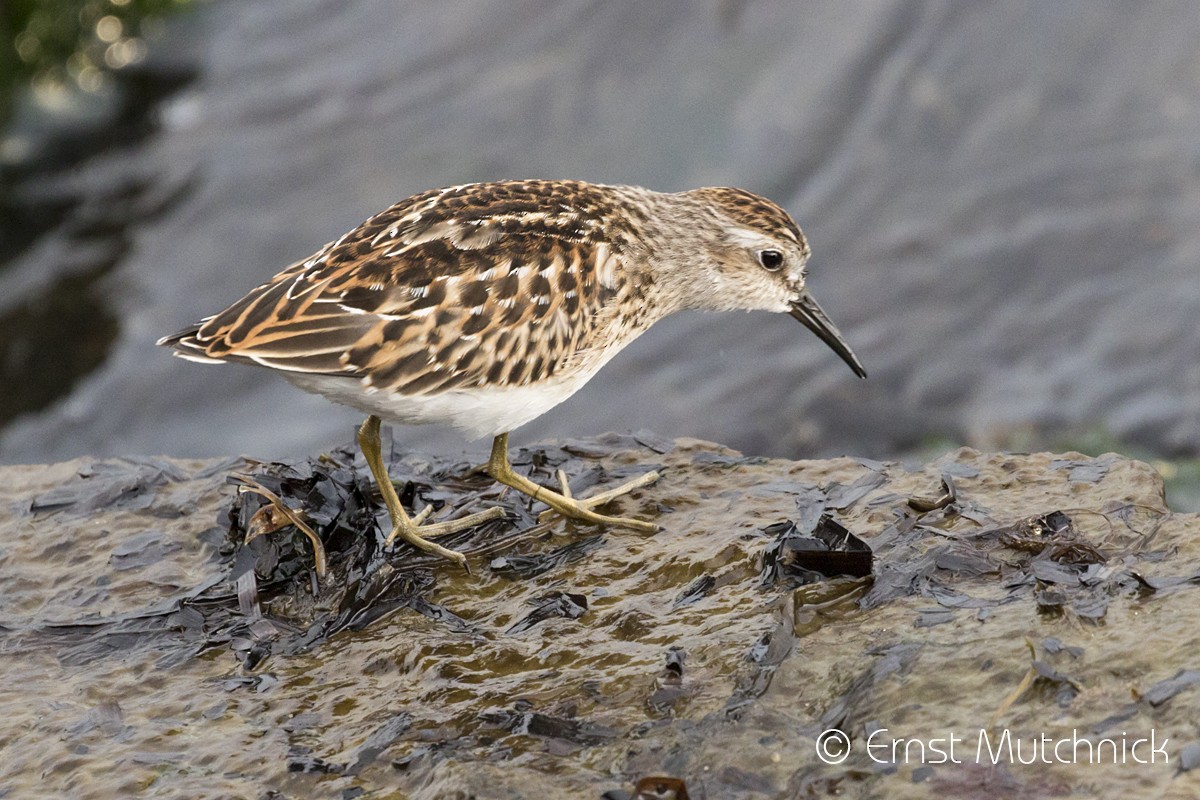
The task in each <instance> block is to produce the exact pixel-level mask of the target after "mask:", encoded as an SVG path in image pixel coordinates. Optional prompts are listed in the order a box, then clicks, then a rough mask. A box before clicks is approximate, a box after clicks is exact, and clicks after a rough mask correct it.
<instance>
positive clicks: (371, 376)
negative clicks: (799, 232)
mask: <svg viewBox="0 0 1200 800" xmlns="http://www.w3.org/2000/svg"><path fill="white" fill-rule="evenodd" d="M751 197H752V196H751ZM627 206H628V204H627V203H626V202H625V200H624V199H623V196H622V195H621V194H620V193H619V192H617V191H615V190H614V189H613V187H603V186H593V185H590V184H586V183H580V182H573V181H511V182H502V183H492V184H471V185H467V186H459V187H451V188H449V189H441V190H433V191H428V192H424V193H422V194H419V195H416V196H414V197H411V198H409V199H407V200H404V201H402V202H400V203H397V204H396V205H394V206H392V207H391V208H389V209H387V210H386V211H384V212H382V213H380V214H377V215H375V216H374V217H371V218H370V219H369V220H367V221H366V222H364V223H363V224H362V225H360V226H359V227H358V228H356V229H354V230H353V231H351V232H349V233H347V234H346V235H345V236H343V237H341V238H340V239H338V240H337V241H335V242H332V243H330V244H328V245H326V246H325V247H323V248H322V249H321V250H320V251H319V252H317V253H316V254H315V255H313V256H312V257H311V258H309V259H306V260H305V261H302V262H298V263H296V264H294V265H292V266H291V267H289V268H287V269H285V270H284V271H282V272H280V273H279V274H278V275H276V276H275V277H274V278H272V279H271V280H270V281H269V282H267V283H265V284H263V285H261V286H258V287H257V288H255V289H253V290H252V291H251V292H250V293H249V294H247V295H246V296H245V297H244V298H242V299H241V300H239V301H238V302H237V303H235V304H234V305H232V306H230V307H229V308H228V309H226V310H225V311H222V312H221V313H219V314H217V315H215V316H213V317H211V318H209V319H207V320H205V321H204V322H202V323H201V324H199V325H198V326H196V327H194V328H191V329H188V330H185V331H181V332H180V333H178V334H176V335H175V336H173V337H168V338H167V339H165V340H164V341H163V343H164V344H170V345H173V346H174V347H175V348H176V349H177V350H179V351H181V354H182V355H185V356H188V357H193V358H198V359H200V360H212V361H237V362H247V363H254V364H260V365H263V366H267V367H273V368H275V369H279V370H284V371H289V372H297V373H310V374H321V375H338V376H346V377H352V378H358V379H360V380H362V382H363V384H364V386H366V387H369V389H368V390H375V391H386V392H389V393H393V394H399V395H408V396H416V395H428V394H436V393H439V392H444V391H447V390H452V389H466V388H475V387H485V386H492V387H499V388H503V387H513V386H526V385H530V384H533V383H537V382H538V381H541V380H544V379H547V378H552V377H554V376H555V375H556V374H561V373H562V372H563V371H566V370H570V369H572V368H573V367H574V366H576V365H577V362H579V361H580V360H581V359H585V358H586V357H587V354H588V353H589V352H593V351H597V350H602V349H603V348H604V347H606V346H608V345H609V344H610V343H612V342H614V341H616V342H619V341H620V340H621V339H622V338H623V337H624V334H623V332H625V331H630V332H633V331H634V329H636V328H644V327H645V325H648V323H649V321H650V320H640V319H637V318H638V317H640V316H641V315H642V314H643V313H644V304H642V303H639V302H638V297H639V295H640V294H641V293H643V292H644V291H645V290H646V287H647V283H648V281H649V277H648V275H646V274H645V273H636V274H635V273H634V272H633V271H631V270H630V269H629V264H628V263H627V262H628V261H629V259H627V258H626V251H627V250H628V249H629V248H630V247H631V246H635V247H636V245H637V236H636V234H634V233H633V230H632V227H631V226H632V225H636V223H637V222H638V221H639V220H640V218H641V213H640V211H639V209H637V208H634V207H627ZM614 212H616V213H614ZM622 220H624V221H626V222H625V223H624V224H623V223H622ZM792 224H793V227H794V223H792ZM622 309H624V311H623V310H622ZM636 332H640V330H637V331H636ZM636 332H634V333H633V335H636Z"/></svg>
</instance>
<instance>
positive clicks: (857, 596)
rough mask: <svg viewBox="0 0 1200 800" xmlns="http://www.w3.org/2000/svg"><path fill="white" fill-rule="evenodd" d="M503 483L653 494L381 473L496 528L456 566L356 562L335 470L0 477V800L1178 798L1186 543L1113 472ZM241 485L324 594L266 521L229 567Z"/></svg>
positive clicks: (1197, 752)
mask: <svg viewBox="0 0 1200 800" xmlns="http://www.w3.org/2000/svg"><path fill="white" fill-rule="evenodd" d="M514 463H515V464H516V465H517V467H518V469H521V470H523V471H526V472H527V473H529V474H531V475H532V476H533V477H534V478H535V479H536V480H539V481H542V482H545V483H548V484H553V483H554V482H555V477H554V476H555V473H556V471H557V470H559V469H562V470H563V471H565V473H566V474H567V475H568V476H569V477H570V478H571V479H572V485H573V487H574V489H575V491H576V493H577V494H579V495H586V494H588V493H589V492H591V491H597V490H598V489H597V487H600V486H601V485H603V484H608V483H614V482H619V481H622V480H624V479H626V478H629V477H632V476H634V475H637V474H639V473H641V472H644V471H646V470H649V469H658V470H660V471H662V472H663V478H662V480H660V481H659V482H658V483H657V484H655V485H653V486H650V487H648V488H645V489H641V490H639V491H638V492H636V493H635V494H634V495H632V496H630V497H626V498H621V499H619V500H616V501H614V502H613V503H611V504H610V505H609V506H607V507H606V511H608V512H609V513H615V514H625V515H635V516H641V517H646V518H653V519H655V520H657V521H658V522H659V523H660V525H661V531H660V532H659V533H657V534H654V535H646V534H640V533H633V532H628V531H623V530H616V529H608V530H595V529H591V528H587V527H580V526H577V525H575V524H574V523H564V522H562V521H561V520H559V521H555V520H550V521H547V522H539V521H538V515H537V511H538V510H539V509H538V508H530V506H529V504H528V502H527V501H526V500H525V499H524V498H522V497H519V496H516V495H514V494H513V493H511V492H504V491H502V490H501V489H500V488H498V487H497V486H496V485H494V484H493V483H492V482H491V481H489V480H488V479H487V478H486V477H484V476H482V475H479V474H478V473H477V472H474V471H473V470H472V465H471V464H468V463H449V462H445V461H439V460H436V459H432V458H429V457H425V456H419V455H414V454H409V453H399V452H396V451H395V450H393V453H392V462H391V469H392V475H393V478H394V479H395V480H396V481H397V484H398V485H399V486H400V487H401V494H402V498H403V499H404V500H405V502H406V503H409V504H410V505H412V506H415V507H416V508H417V509H419V508H422V507H424V506H425V505H426V504H433V505H434V506H435V507H436V508H438V512H437V514H436V515H435V516H437V517H438V518H445V517H447V516H452V515H456V514H465V513H470V512H472V511H477V510H480V509H481V508H484V507H488V506H492V505H498V506H501V507H503V508H505V509H506V510H507V512H508V516H507V518H506V519H504V520H500V521H497V522H494V523H489V524H488V525H486V526H484V527H482V528H480V529H477V530H475V531H471V532H466V533H464V534H461V535H457V536H456V537H450V538H449V539H447V540H444V543H446V544H448V545H450V546H453V547H455V548H457V549H461V550H463V551H465V552H467V553H469V554H470V566H471V571H470V573H469V574H468V573H466V572H463V571H461V570H458V569H456V568H454V567H452V566H449V565H445V564H440V563H435V562H433V561H431V560H430V559H429V558H428V557H425V556H423V555H417V554H415V553H414V552H413V551H411V550H408V549H407V548H396V549H395V550H394V551H391V552H389V551H385V550H384V549H383V548H382V546H381V543H382V539H381V536H380V535H379V527H380V526H381V525H383V524H385V523H386V515H384V514H383V513H382V511H381V509H380V503H379V500H378V496H377V494H375V493H374V492H373V491H372V487H371V483H370V481H369V478H368V473H367V472H366V470H365V467H364V466H363V464H362V461H361V458H357V459H356V458H355V457H354V453H353V451H352V450H351V449H349V448H343V449H339V450H335V451H333V452H330V453H328V454H325V455H323V456H321V457H320V458H315V459H313V460H311V461H302V462H296V463H293V464H287V465H285V464H263V463H258V462H253V461H249V460H245V459H227V460H206V461H195V460H192V461H187V460H177V459H160V458H124V459H104V460H96V459H80V460H75V461H70V462H65V463H60V464H53V465H49V466H12V467H3V468H0V509H2V512H0V609H2V611H0V625H2V626H3V627H2V629H0V631H2V635H0V652H2V653H3V661H2V663H3V670H4V676H3V677H4V691H3V693H2V694H0V720H2V721H0V742H2V743H3V752H4V761H5V769H4V770H3V774H2V775H0V796H8V797H34V796H66V795H70V796H73V797H79V798H90V797H96V798H101V797H103V798H111V797H120V796H132V795H134V794H142V795H145V796H171V797H183V796H186V797H196V798H203V797H213V798H217V797H221V798H224V797H244V798H284V797H289V798H301V797H332V798H354V797H412V798H443V797H460V798H467V797H478V798H532V797H581V798H586V797H594V798H600V797H607V798H622V797H631V796H632V795H633V792H634V786H635V784H636V783H637V781H638V780H640V779H644V778H646V777H648V776H667V777H672V778H677V779H680V780H682V781H683V782H684V783H685V784H686V786H687V791H688V792H689V794H690V796H691V797H693V798H696V797H707V798H743V797H744V798H795V797H805V798H807V797H821V796H826V795H834V794H836V795H837V796H841V797H878V796H881V795H884V794H886V796H888V797H927V796H930V795H932V794H940V795H945V796H953V797H988V798H992V797H1002V798H1003V797H1013V798H1016V797H1021V798H1025V797H1060V796H1087V797H1130V796H1136V797H1146V796H1161V797H1180V798H1183V797H1194V796H1196V794H1197V793H1198V792H1200V778H1198V777H1197V776H1198V774H1200V771H1197V770H1194V769H1193V767H1195V766H1196V765H1197V764H1200V730H1198V729H1197V728H1196V722H1195V720H1196V719H1197V718H1198V716H1200V604H1198V603H1197V594H1196V592H1197V585H1198V584H1200V517H1198V516H1197V515H1190V514H1179V513H1172V512H1171V511H1170V510H1169V509H1168V507H1167V506H1166V504H1165V501H1164V497H1163V491H1162V482H1161V479H1160V478H1159V476H1158V474H1157V473H1156V472H1155V471H1154V470H1153V469H1151V468H1150V467H1149V466H1147V465H1145V464H1142V463H1139V462H1136V461H1130V460H1127V459H1124V458H1122V457H1120V456H1116V455H1106V456H1102V457H1099V458H1086V457H1083V456H1079V455H1078V454H1058V455H1056V454H1044V453H1043V454H1031V455H1016V454H1004V453H1000V454H989V453H979V452H976V451H973V450H966V449H964V450H959V451H955V452H952V453H949V454H947V455H945V456H943V457H941V458H939V459H937V460H935V461H933V462H931V463H928V464H924V465H905V464H900V463H881V462H874V461H867V460H856V459H850V458H841V459H834V460H827V461H784V460H775V459H765V458H752V457H745V456H742V455H740V454H738V453H737V452H734V451H732V450H728V449H725V448H722V447H720V446H717V445H714V444H709V443H705V442H700V441H696V440H675V441H670V440H666V439H662V438H660V437H657V436H654V435H652V434H634V435H632V436H617V435H610V436H607V437H602V438H599V439H595V440H586V441H571V442H558V443H554V444H547V445H543V446H539V447H535V448H532V449H530V450H522V451H519V452H514ZM239 476H241V477H239ZM248 484H249V485H253V486H256V487H258V488H260V489H266V490H268V491H269V492H270V493H272V494H275V495H277V496H279V497H281V498H282V502H283V503H284V504H285V505H286V506H288V507H289V508H291V509H297V510H300V511H303V512H304V513H305V515H306V517H307V519H308V521H309V523H310V524H311V525H312V527H313V528H314V529H315V530H316V531H317V532H318V533H319V534H320V536H321V538H322V546H323V549H324V550H325V551H326V557H327V570H326V572H325V574H324V576H323V577H318V576H317V574H316V572H315V570H314V568H313V563H314V561H313V551H312V545H311V543H310V542H309V541H308V540H307V539H306V538H305V537H304V536H302V535H300V534H299V533H296V531H295V529H294V528H293V527H290V526H288V525H286V524H284V525H283V526H282V527H280V528H279V530H276V531H275V532H273V533H269V534H267V535H263V536H259V537H257V538H255V539H254V540H253V541H252V542H251V543H250V544H249V545H244V544H243V539H244V536H245V533H246V530H247V528H248V527H251V526H255V525H258V526H263V525H265V527H267V528H270V527H274V526H276V525H279V524H281V523H285V522H286V519H285V518H284V517H283V516H282V515H280V514H279V513H277V512H273V511H272V507H271V506H270V505H269V504H268V503H267V501H266V500H264V499H263V495H262V494H259V493H253V492H246V491H244V490H243V491H239V486H245V485H248ZM810 534H813V535H810ZM818 535H819V536H823V537H824V540H827V541H828V542H831V543H832V546H831V547H830V548H828V551H826V549H827V548H826V545H825V544H820V543H819V542H820V541H822V540H820V539H818V538H816V537H817V536H818ZM864 544H865V545H866V546H868V547H869V548H870V551H871V552H870V553H869V554H868V553H867V552H866V550H865V549H864V547H863V545H864ZM864 571H865V572H869V574H867V575H865V576H864V575H862V574H861V573H863V572H864ZM841 572H845V573H849V574H847V575H839V574H838V573H841ZM823 573H829V574H828V575H826V574H823ZM855 575H858V576H857V577H855ZM831 729H837V730H841V731H844V732H845V733H846V734H847V736H848V737H849V741H850V746H851V752H850V753H849V755H848V756H847V757H846V758H845V759H844V760H841V761H840V763H827V761H825V760H822V759H821V758H820V757H819V752H818V750H819V748H818V743H820V744H821V745H822V746H823V747H824V750H823V751H822V752H823V753H824V754H825V756H826V758H827V760H828V761H830V762H832V761H837V760H838V759H837V758H836V756H840V755H841V752H840V749H839V745H838V743H837V742H836V741H835V740H833V739H830V738H829V737H825V738H822V732H824V731H828V730H831ZM1006 731H1007V735H1008V737H1009V738H1008V739H1003V737H1004V735H1005V732H1006ZM1072 736H1074V737H1075V739H1074V740H1073V741H1074V742H1075V743H1074V745H1073V747H1064V748H1060V750H1059V751H1058V753H1057V757H1056V755H1055V754H1054V753H1050V755H1049V757H1048V758H1045V759H1038V758H1036V757H1035V759H1034V763H1028V764H1023V763H1019V761H1017V758H1018V757H1020V758H1023V759H1024V760H1029V758H1030V753H1031V752H1033V751H1032V750H1031V747H1032V744H1031V743H1032V742H1034V741H1037V740H1039V737H1047V738H1048V740H1049V741H1050V743H1051V745H1053V743H1054V742H1057V741H1062V740H1063V739H1064V738H1065V739H1071V737H1072ZM1150 737H1153V739H1154V741H1153V743H1152V744H1150V745H1145V744H1144V745H1142V746H1141V749H1140V750H1139V749H1135V748H1134V743H1135V742H1136V740H1137V739H1139V738H1142V739H1148V738H1150ZM955 738H957V739H958V741H957V747H956V749H954V750H953V752H947V745H948V744H949V743H951V742H952V741H953V740H954V739H955ZM898 739H903V740H904V742H902V743H901V744H900V745H898V749H894V748H893V747H892V744H891V743H892V742H893V740H898ZM935 740H940V742H938V741H935ZM1079 740H1086V741H1088V742H1090V743H1092V744H1095V745H1099V743H1100V742H1101V741H1102V740H1108V741H1109V742H1111V744H1110V745H1106V746H1107V747H1109V748H1110V750H1112V751H1113V752H1117V751H1116V748H1117V747H1120V748H1122V750H1121V753H1123V754H1124V755H1122V756H1120V757H1119V758H1117V759H1115V760H1117V761H1118V762H1119V763H1115V764H1114V763H1112V762H1113V760H1114V758H1113V756H1112V755H1111V754H1110V752H1109V750H1105V749H1103V747H1101V748H1100V749H1099V750H1098V751H1097V752H1099V753H1101V756H1100V758H1099V760H1100V761H1102V762H1104V763H1088V749H1087V748H1084V747H1083V745H1080V744H1079V743H1078V742H1079ZM984 741H986V743H987V746H986V748H985V749H983V750H982V752H980V750H979V748H980V746H981V743H982V742H984ZM1041 741H1042V742H1043V747H1044V742H1045V741H1046V739H1042V740H1041ZM912 742H920V743H921V745H922V746H921V747H918V746H917V745H915V744H912ZM1004 742H1007V743H1008V744H1007V745H1006V744H1004ZM905 743H908V744H907V745H906V744H905ZM870 745H873V747H870V748H869V746H870ZM1018 746H1019V747H1021V748H1023V749H1021V750H1020V751H1017V750H1016V749H1015V748H1016V747H1018ZM939 747H940V752H941V756H939V755H938V750H937V749H936V748H939ZM1006 748H1007V749H1006ZM1154 748H1158V749H1157V751H1155V749H1154ZM922 752H923V754H924V758H922ZM993 753H994V754H995V755H993ZM1131 753H1132V754H1131ZM1042 755H1046V754H1045V753H1043V754H1042ZM1135 756H1136V757H1138V758H1141V759H1142V760H1149V759H1150V758H1151V757H1152V756H1153V757H1154V761H1155V763H1151V764H1142V763H1138V762H1137V760H1136V758H1135ZM1164 758H1165V759H1167V761H1166V762H1165V763H1164ZM994 761H999V762H1000V763H993V762H994ZM1046 761H1049V763H1045V762H1046ZM1011 762H1015V763H1011ZM1072 762H1073V763H1072ZM648 785H650V784H648Z"/></svg>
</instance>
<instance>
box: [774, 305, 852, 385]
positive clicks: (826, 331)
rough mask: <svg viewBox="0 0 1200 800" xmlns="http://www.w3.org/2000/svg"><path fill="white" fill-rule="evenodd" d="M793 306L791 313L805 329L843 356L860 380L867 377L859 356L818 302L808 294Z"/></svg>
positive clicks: (843, 359)
mask: <svg viewBox="0 0 1200 800" xmlns="http://www.w3.org/2000/svg"><path fill="white" fill-rule="evenodd" d="M791 306H792V310H791V311H790V312H789V313H790V314H791V315H792V316H793V317H795V318H796V319H798V320H800V321H801V322H802V323H804V327H806V328H808V329H809V330H810V331H812V332H813V333H815V334H816V335H817V337H818V338H819V339H820V340H821V341H822V342H824V343H825V344H827V345H829V347H830V348H832V350H833V352H835V353H837V354H838V355H839V356H841V357H842V361H845V362H846V363H847V364H849V365H850V369H852V370H854V374H855V375H857V376H858V377H860V378H865V377H867V371H866V370H865V369H863V365H862V362H860V361H859V360H858V356H856V355H854V351H853V350H851V349H850V345H848V344H846V340H845V339H843V338H842V334H841V333H839V332H838V329H837V326H835V325H834V324H833V323H832V322H831V321H830V320H829V317H827V316H825V312H824V311H822V310H821V307H820V306H819V305H817V301H816V300H813V299H812V297H810V296H809V294H808V292H805V293H804V294H802V295H800V296H799V297H797V298H796V299H795V300H792V302H791Z"/></svg>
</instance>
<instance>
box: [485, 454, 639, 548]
mask: <svg viewBox="0 0 1200 800" xmlns="http://www.w3.org/2000/svg"><path fill="white" fill-rule="evenodd" d="M487 471H488V474H489V475H491V476H492V477H493V478H495V479H496V480H498V481H499V482H500V483H503V484H504V485H505V486H511V487H512V488H514V489H516V490H517V491H518V492H520V493H521V494H524V495H528V496H529V497H532V498H533V499H534V500H540V501H541V502H543V503H545V504H546V505H548V506H550V508H551V509H552V510H553V511H555V512H557V513H559V514H562V515H563V516H564V517H570V518H571V519H578V520H582V521H584V522H592V523H595V524H597V525H616V526H619V527H622V528H632V529H633V530H635V531H644V532H646V533H654V532H656V531H657V530H658V526H657V525H655V524H654V523H653V522H643V521H642V520H639V519H626V518H624V517H606V516H605V515H603V514H597V513H596V512H595V511H592V508H594V507H595V506H598V505H601V504H602V503H606V502H608V501H609V500H612V499H613V498H614V497H617V496H618V495H622V494H625V493H626V492H630V491H632V490H634V489H637V488H639V487H641V486H646V485H649V484H651V483H654V481H656V480H658V473H657V472H649V473H646V474H645V475H642V476H640V477H637V478H634V479H633V480H632V481H629V482H628V483H625V484H623V485H621V486H618V487H617V488H616V489H612V490H610V491H607V492H602V493H601V494H598V495H596V496H595V497H591V498H588V499H586V500H576V499H575V498H573V497H571V490H570V488H569V487H567V486H566V481H565V480H564V479H563V476H561V475H560V477H559V480H560V482H562V484H563V492H562V493H561V494H560V493H558V492H555V491H552V490H550V489H547V488H546V487H544V486H539V485H538V484H536V483H534V482H533V481H531V480H529V478H526V477H525V476H524V475H518V474H517V473H516V472H514V471H513V468H512V464H510V463H509V461H508V434H507V433H502V434H500V435H499V436H497V437H496V438H495V439H494V440H493V441H492V455H491V458H489V459H488V465H487Z"/></svg>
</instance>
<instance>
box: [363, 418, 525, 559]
mask: <svg viewBox="0 0 1200 800" xmlns="http://www.w3.org/2000/svg"><path fill="white" fill-rule="evenodd" d="M358 446H359V447H360V448H361V449H362V453H363V457H364V458H365V459H366V460H367V466H368V467H370V469H371V474H372V475H373V476H374V477H375V483H376V485H378V486H379V492H380V494H382V495H383V502H384V503H385V504H386V505H387V510H388V516H390V517H391V519H392V532H391V533H390V534H389V535H388V537H387V542H386V544H389V545H390V544H391V543H392V542H393V541H394V540H395V539H397V538H400V539H403V540H404V541H406V542H408V543H409V544H411V545H412V546H413V547H416V548H417V549H419V550H424V551H425V552H426V553H436V554H437V555H439V556H442V557H444V558H448V559H450V560H451V561H453V562H454V563H456V564H458V565H459V566H461V567H465V566H466V565H467V558H466V556H464V555H463V554H462V553H460V552H458V551H457V550H450V549H449V548H446V547H442V546H441V545H440V544H435V543H433V542H431V541H429V539H431V538H433V537H435V536H445V535H446V534H448V533H457V532H458V531H462V530H466V529H467V528H473V527H475V526H476V525H481V524H483V523H485V522H490V521H491V520H494V519H500V518H501V517H503V516H504V509H502V508H489V509H488V510H487V511H481V512H480V513H478V514H471V515H470V516H467V517H463V518H462V519H456V520H451V521H450V522H439V523H437V524H434V525H423V524H422V523H423V522H424V521H425V519H426V518H427V517H428V516H429V513H430V508H428V507H427V508H425V509H424V510H422V511H421V513H419V514H418V515H417V516H416V517H415V518H410V517H409V516H408V514H407V513H406V512H405V511H404V506H402V505H401V504H400V497H399V496H398V495H397V494H396V487H395V486H393V485H392V481H391V478H390V477H388V472H387V466H385V465H384V463H383V452H382V449H381V447H380V442H379V417H377V416H375V415H374V414H372V415H371V416H369V417H367V419H366V421H365V422H364V423H363V424H362V425H361V426H360V427H359V429H358Z"/></svg>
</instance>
